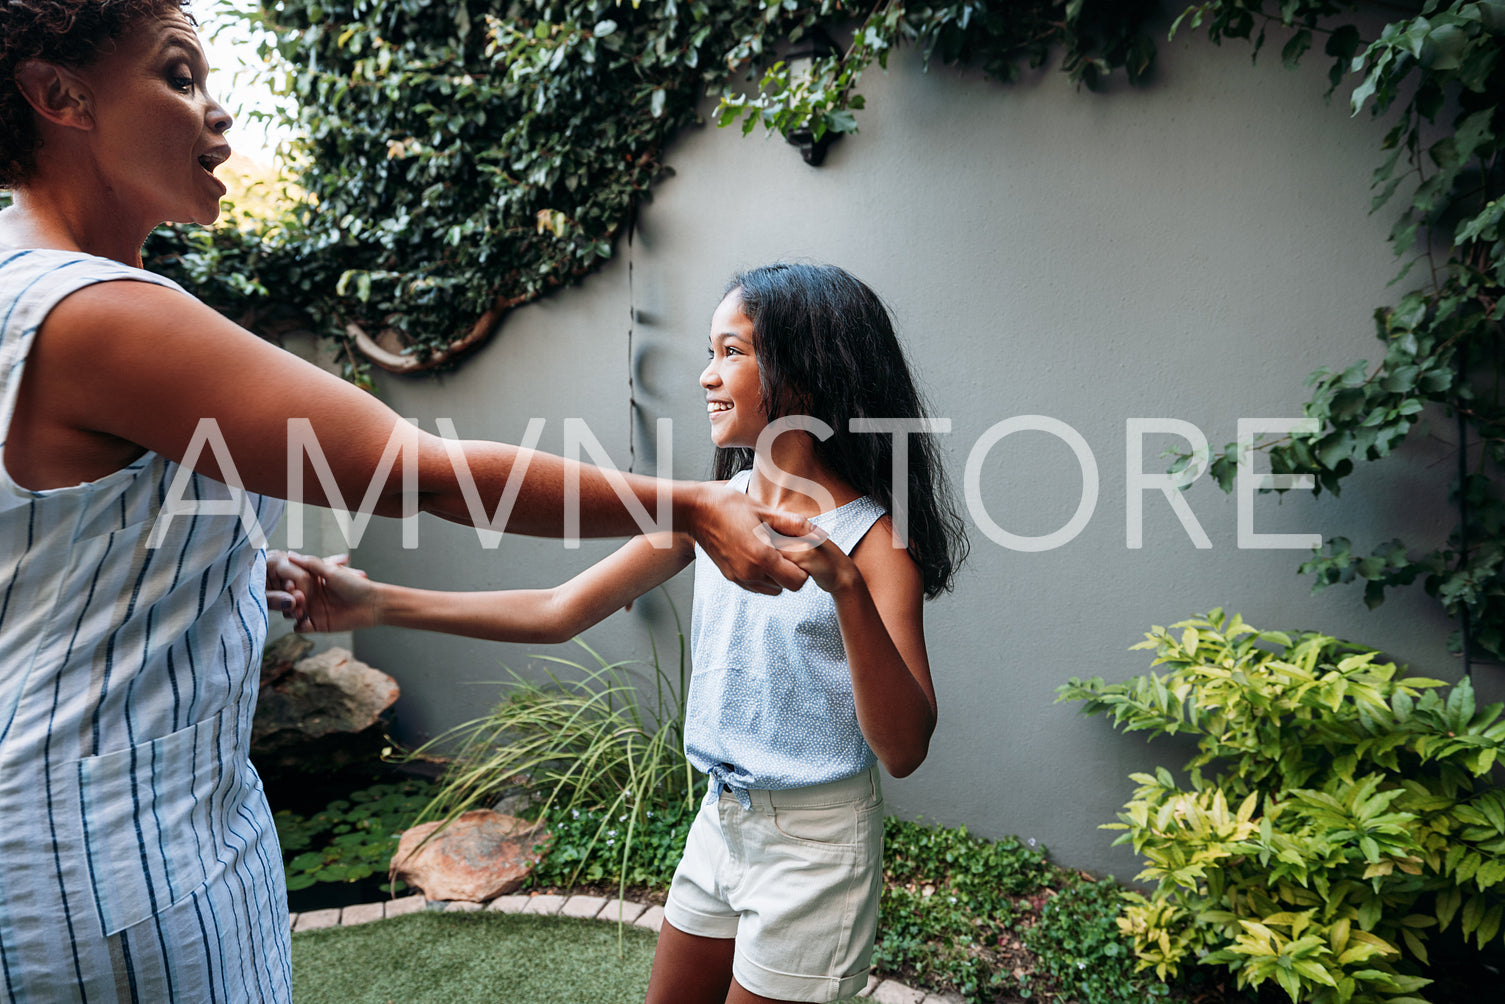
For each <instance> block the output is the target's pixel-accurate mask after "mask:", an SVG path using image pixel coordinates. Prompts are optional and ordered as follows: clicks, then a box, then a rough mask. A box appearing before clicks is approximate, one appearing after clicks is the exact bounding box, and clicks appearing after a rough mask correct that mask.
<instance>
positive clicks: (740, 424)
mask: <svg viewBox="0 0 1505 1004" xmlns="http://www.w3.org/2000/svg"><path fill="white" fill-rule="evenodd" d="M710 352H711V360H710V362H709V363H707V364H706V368H705V369H704V370H703V371H702V372H701V374H700V386H701V387H703V388H705V400H706V410H707V412H708V414H709V416H710V420H711V441H712V442H714V443H715V444H716V445H717V446H720V447H737V446H745V447H753V446H756V445H757V442H758V434H759V433H760V432H762V431H763V428H764V427H765V426H767V425H768V419H767V417H766V416H765V415H764V414H763V394H762V388H761V385H760V383H759V379H758V354H757V352H756V350H755V349H754V347H753V323H752V321H751V320H749V319H748V316H747V315H746V314H744V313H743V312H742V294H741V293H740V292H739V291H738V290H735V289H734V290H732V291H731V292H730V293H728V294H727V295H726V299H724V300H722V301H721V305H720V306H719V307H717V308H716V313H715V314H714V315H713V316H712V317H711V346H710Z"/></svg>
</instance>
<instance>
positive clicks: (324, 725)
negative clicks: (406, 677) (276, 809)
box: [251, 648, 400, 770]
mask: <svg viewBox="0 0 1505 1004" xmlns="http://www.w3.org/2000/svg"><path fill="white" fill-rule="evenodd" d="M264 669H265V667H264ZM399 693H400V691H399V689H398V686H397V681H396V680H394V679H392V678H391V677H390V676H388V675H387V674H386V673H383V672H382V671H381V670H379V669H373V668H371V667H370V666H368V665H366V664H365V663H364V662H361V661H360V660H358V659H356V658H355V657H354V656H352V655H351V654H350V653H349V652H348V651H346V650H345V649H343V648H331V649H329V650H328V651H326V652H321V653H320V654H318V655H315V656H310V657H308V658H306V659H303V658H300V659H298V660H297V661H296V662H293V663H292V665H291V666H290V667H289V666H286V665H279V666H277V667H275V668H274V669H273V670H272V671H271V672H264V673H263V678H262V687H261V692H260V695H259V696H258V697H257V702H256V717H255V719H254V720H253V722H252V725H251V757H252V759H253V760H255V762H256V763H257V765H258V766H261V765H263V764H265V765H268V766H283V767H289V766H301V767H304V768H305V769H310V768H313V767H315V766H317V768H318V769H321V770H322V769H326V768H330V767H340V766H343V765H344V764H347V763H350V762H353V761H356V760H362V759H369V758H374V757H375V756H376V755H377V754H378V753H379V751H380V747H381V743H382V725H383V719H382V716H383V715H384V714H385V713H386V711H387V709H388V708H390V707H391V706H392V704H393V703H394V702H395V701H396V700H397V697H398V694H399Z"/></svg>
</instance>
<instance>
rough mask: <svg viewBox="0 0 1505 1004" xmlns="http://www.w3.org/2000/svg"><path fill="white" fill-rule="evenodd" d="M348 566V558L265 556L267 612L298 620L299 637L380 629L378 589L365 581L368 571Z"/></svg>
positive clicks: (292, 555) (276, 553)
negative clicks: (332, 632)
mask: <svg viewBox="0 0 1505 1004" xmlns="http://www.w3.org/2000/svg"><path fill="white" fill-rule="evenodd" d="M349 562H350V556H349V555H346V554H339V555H334V556H332V557H329V558H315V557H312V556H310V555H306V554H294V553H284V552H282V551H269V552H267V606H268V608H271V609H279V608H280V609H281V610H282V613H283V616H284V617H287V618H288V619H289V620H293V621H296V624H295V625H294V627H293V630H294V631H296V632H298V633H299V634H306V633H308V632H310V631H351V630H354V629H355V628H363V627H373V626H375V625H376V624H379V623H380V620H379V617H378V610H377V600H378V597H379V595H380V586H379V585H378V584H377V583H374V582H372V581H370V580H369V579H367V578H366V573H365V572H362V571H359V570H357V569H353V568H350V567H349ZM274 572H275V575H276V577H275V578H274ZM274 585H275V586H276V587H277V588H276V589H275V590H274ZM274 597H275V599H274ZM289 601H291V602H289Z"/></svg>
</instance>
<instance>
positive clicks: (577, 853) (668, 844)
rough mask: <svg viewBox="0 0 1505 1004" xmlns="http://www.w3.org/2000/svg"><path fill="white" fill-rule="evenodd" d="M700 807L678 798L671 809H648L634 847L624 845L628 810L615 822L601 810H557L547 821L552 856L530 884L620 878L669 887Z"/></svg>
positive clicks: (540, 866)
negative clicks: (691, 824)
mask: <svg viewBox="0 0 1505 1004" xmlns="http://www.w3.org/2000/svg"><path fill="white" fill-rule="evenodd" d="M698 808H699V805H698V803H697V804H689V805H687V804H686V803H684V802H682V801H676V802H674V803H673V804H671V805H669V806H667V807H662V808H658V809H645V810H643V818H642V819H641V820H640V821H639V822H638V824H637V826H636V828H635V829H634V831H633V834H632V843H631V847H630V848H624V846H623V841H624V840H626V836H627V823H628V822H629V816H628V814H627V813H626V812H619V813H617V816H616V819H615V821H613V820H612V819H611V817H609V816H608V815H607V814H606V813H605V812H604V811H603V810H601V809H568V810H563V809H560V810H556V811H555V812H553V813H551V814H550V816H549V819H548V828H549V842H548V845H547V854H546V855H545V856H544V859H543V861H542V862H540V863H539V865H538V867H537V868H535V869H534V871H533V874H532V875H531V876H529V884H530V885H533V886H562V885H570V884H571V883H573V882H576V881H579V882H589V883H592V884H595V883H599V882H606V881H620V882H622V883H625V884H626V885H630V886H648V887H650V888H654V889H666V888H668V886H669V880H670V879H672V878H673V877H674V869H675V867H676V866H678V864H679V858H680V855H681V854H682V853H683V852H684V849H685V837H687V836H688V835H689V833H690V823H692V822H693V821H694V819H695V813H696V810H697V809H698ZM624 849H625V851H626V853H625V854H624Z"/></svg>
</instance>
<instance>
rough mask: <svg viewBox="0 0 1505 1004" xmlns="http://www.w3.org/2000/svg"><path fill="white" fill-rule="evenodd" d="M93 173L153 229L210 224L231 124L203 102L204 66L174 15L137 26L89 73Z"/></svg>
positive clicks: (190, 33) (184, 22)
mask: <svg viewBox="0 0 1505 1004" xmlns="http://www.w3.org/2000/svg"><path fill="white" fill-rule="evenodd" d="M76 72H77V74H78V76H79V77H80V78H82V79H83V81H84V82H85V83H86V84H87V85H88V89H89V114H90V118H91V119H92V123H93V128H92V130H91V133H92V135H91V137H90V143H89V149H90V152H91V153H92V161H93V164H92V167H93V170H94V171H95V173H96V174H97V176H98V177H99V179H100V181H101V182H102V183H103V184H104V185H105V186H107V188H108V190H109V192H110V194H111V196H112V199H113V201H115V202H116V204H118V205H120V206H122V207H127V208H126V211H127V212H129V213H131V214H133V215H134V214H136V213H140V214H142V215H143V216H150V217H151V218H152V219H151V225H152V226H155V225H156V224H157V223H160V222H162V221H164V220H170V221H173V222H192V223H204V224H208V223H213V222H214V220H215V219H216V218H217V217H218V216H219V200H220V196H222V195H224V194H225V186H224V184H223V183H222V182H220V181H219V179H217V178H215V177H214V169H215V168H217V167H218V166H219V165H220V164H222V163H224V161H225V160H226V159H227V158H228V157H229V156H230V145H229V144H228V143H227V142H225V139H224V133H225V130H227V129H229V128H230V122H231V119H230V114H229V113H228V112H226V111H225V109H224V108H223V107H222V106H221V105H220V103H219V102H218V101H216V100H214V98H213V97H212V96H211V95H210V93H209V90H208V87H207V83H208V76H209V65H208V62H207V60H206V59H205V57H204V50H203V49H202V48H201V47H200V45H199V38H198V34H197V33H196V32H195V31H194V29H193V25H192V24H191V23H190V22H189V21H188V18H187V17H186V16H184V15H183V14H182V12H181V11H177V10H173V11H169V12H167V13H164V14H163V15H162V16H160V17H152V18H148V19H146V20H143V21H142V22H141V23H140V24H138V25H137V26H136V27H134V28H132V29H131V30H130V31H128V32H127V33H126V34H125V35H123V36H122V37H121V38H120V39H119V40H117V41H116V42H115V43H114V44H113V46H110V47H107V48H106V50H105V51H104V52H103V53H102V54H101V55H100V56H99V58H97V59H96V60H95V61H94V62H93V63H91V64H90V65H88V66H86V67H83V68H81V69H79V70H78V71H76Z"/></svg>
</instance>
